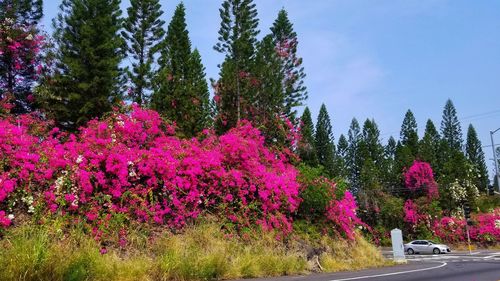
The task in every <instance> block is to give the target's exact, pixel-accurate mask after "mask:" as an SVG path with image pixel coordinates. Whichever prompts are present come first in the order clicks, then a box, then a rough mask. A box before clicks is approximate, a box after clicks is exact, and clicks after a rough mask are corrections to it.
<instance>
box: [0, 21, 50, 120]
mask: <svg viewBox="0 0 500 281" xmlns="http://www.w3.org/2000/svg"><path fill="white" fill-rule="evenodd" d="M44 46H45V37H44V36H42V35H39V31H38V30H37V28H36V26H31V25H26V24H21V23H18V22H16V20H15V19H12V18H4V19H0V69H1V70H0V72H2V71H3V73H0V74H1V75H0V105H1V107H0V113H2V111H10V110H11V109H14V111H15V112H17V113H19V112H26V111H30V110H29V108H30V107H32V103H33V102H34V96H33V94H32V92H31V88H32V86H33V85H34V83H35V82H36V81H38V78H39V75H40V73H41V72H42V69H43V67H42V64H41V49H42V48H44Z"/></svg>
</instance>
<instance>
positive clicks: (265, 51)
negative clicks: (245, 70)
mask: <svg viewBox="0 0 500 281" xmlns="http://www.w3.org/2000/svg"><path fill="white" fill-rule="evenodd" d="M282 77H283V75H282V72H281V67H280V59H279V57H278V55H277V53H276V51H275V46H274V43H273V40H272V37H271V36H270V35H267V36H265V37H264V38H263V39H262V41H260V42H259V43H258V44H257V49H256V54H255V58H254V61H253V65H252V69H251V77H250V83H251V84H252V92H253V94H252V100H253V102H252V105H251V106H250V107H249V108H248V109H247V111H248V112H249V113H252V114H250V115H248V116H247V119H248V120H250V121H252V123H254V125H255V126H258V127H259V128H260V129H261V131H262V133H263V134H264V136H265V137H266V139H267V140H268V141H273V142H275V143H276V144H277V145H285V144H286V135H287V134H286V132H285V131H284V130H283V129H282V128H283V127H284V126H283V125H282V124H283V120H282V119H281V117H280V114H281V113H283V108H284V104H283V100H284V96H283V91H282V85H281V80H282Z"/></svg>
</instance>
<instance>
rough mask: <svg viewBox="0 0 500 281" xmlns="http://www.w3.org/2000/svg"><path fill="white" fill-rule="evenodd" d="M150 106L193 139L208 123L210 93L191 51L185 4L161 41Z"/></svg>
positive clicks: (201, 65)
mask: <svg viewBox="0 0 500 281" xmlns="http://www.w3.org/2000/svg"><path fill="white" fill-rule="evenodd" d="M159 66H160V68H159V70H158V73H157V75H156V77H155V81H154V92H153V95H152V97H151V107H152V108H153V109H155V110H156V111H158V112H159V113H161V114H162V115H164V116H165V117H167V118H168V119H169V120H172V121H175V122H176V124H177V127H178V132H179V133H181V134H183V135H184V136H187V137H192V136H195V135H196V134H197V133H199V132H200V131H201V130H203V128H205V127H206V125H207V124H208V123H209V122H210V107H209V91H208V85H207V82H206V79H205V68H204V66H203V64H202V62H201V57H200V53H199V52H198V50H196V49H195V50H194V51H191V41H190V40H189V32H188V30H187V26H186V13H185V8H184V4H182V3H181V4H179V5H178V6H177V8H176V9H175V12H174V16H173V17H172V20H171V22H170V24H169V25H168V30H167V35H166V37H165V40H164V41H163V45H162V49H161V57H160V59H159Z"/></svg>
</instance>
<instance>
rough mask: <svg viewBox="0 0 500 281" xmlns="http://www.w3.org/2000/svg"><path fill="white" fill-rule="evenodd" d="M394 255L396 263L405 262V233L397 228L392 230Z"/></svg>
mask: <svg viewBox="0 0 500 281" xmlns="http://www.w3.org/2000/svg"><path fill="white" fill-rule="evenodd" d="M391 240H392V254H393V256H394V261H395V262H405V261H406V257H405V247H404V245H403V233H402V232H401V230H399V229H397V228H395V229H393V230H391Z"/></svg>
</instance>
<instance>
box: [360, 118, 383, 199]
mask: <svg viewBox="0 0 500 281" xmlns="http://www.w3.org/2000/svg"><path fill="white" fill-rule="evenodd" d="M383 153H384V148H383V146H382V144H381V143H380V131H379V130H378V126H377V124H376V123H375V120H369V119H367V120H366V121H365V123H364V124H363V132H362V137H361V141H360V143H359V148H358V155H359V158H360V161H361V163H362V164H361V174H360V188H361V189H362V190H375V189H379V188H380V187H381V186H380V183H381V172H380V168H381V167H382V166H381V165H382V164H383V160H384V158H383V156H384V155H383Z"/></svg>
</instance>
